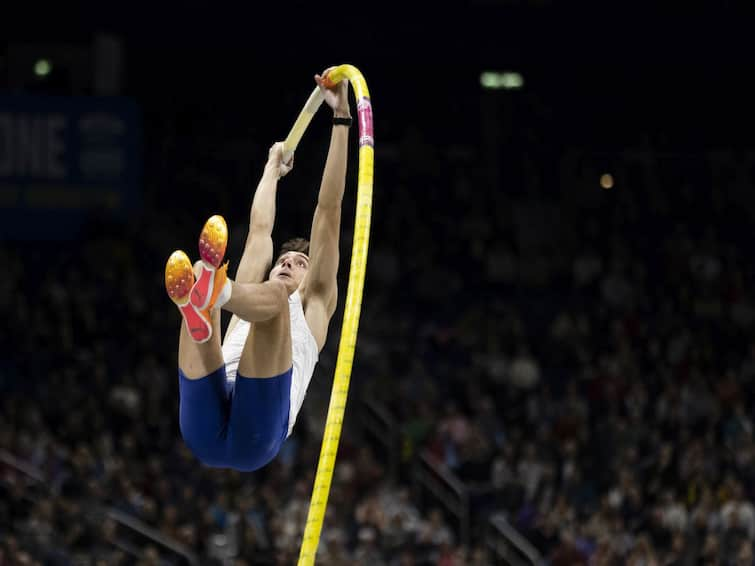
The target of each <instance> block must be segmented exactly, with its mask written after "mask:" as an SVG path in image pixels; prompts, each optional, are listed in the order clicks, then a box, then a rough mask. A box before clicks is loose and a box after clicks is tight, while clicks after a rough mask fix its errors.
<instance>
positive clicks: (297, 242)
mask: <svg viewBox="0 0 755 566" xmlns="http://www.w3.org/2000/svg"><path fill="white" fill-rule="evenodd" d="M308 252H309V242H308V241H307V240H305V239H304V238H293V239H291V240H288V241H286V242H284V243H283V245H282V246H281V250H280V253H279V254H278V259H276V260H275V263H274V264H273V268H272V269H271V270H270V279H271V280H273V279H278V280H280V281H283V282H284V283H285V284H286V289H288V294H289V295H291V294H292V293H293V292H294V291H296V290H297V289H298V288H299V285H301V282H302V280H303V279H304V276H305V275H306V274H307V270H308V269H309V256H308V255H307V253H308Z"/></svg>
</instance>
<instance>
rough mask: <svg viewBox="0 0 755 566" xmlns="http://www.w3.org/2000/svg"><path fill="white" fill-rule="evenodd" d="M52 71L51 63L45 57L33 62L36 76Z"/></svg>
mask: <svg viewBox="0 0 755 566" xmlns="http://www.w3.org/2000/svg"><path fill="white" fill-rule="evenodd" d="M50 71H52V63H50V62H49V61H48V60H47V59H39V60H38V61H37V62H36V63H34V74H35V75H37V76H38V77H46V76H47V75H49V74H50Z"/></svg>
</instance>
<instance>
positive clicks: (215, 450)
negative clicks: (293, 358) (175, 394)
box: [178, 366, 292, 472]
mask: <svg viewBox="0 0 755 566" xmlns="http://www.w3.org/2000/svg"><path fill="white" fill-rule="evenodd" d="M291 373H292V369H289V370H288V371H286V372H285V373H282V374H280V375H277V376H275V377H270V378H264V379H249V378H247V377H242V376H240V375H238V376H237V377H236V381H235V383H234V384H227V383H226V374H225V366H223V367H221V368H219V369H218V370H216V371H214V372H213V373H211V374H210V375H208V376H205V377H202V378H200V379H188V378H187V377H186V376H185V375H184V373H183V372H182V371H181V370H180V369H179V370H178V388H179V392H180V396H181V403H180V408H179V422H180V426H181V434H182V435H183V438H184V441H185V442H186V445H187V446H188V447H189V449H190V450H191V451H192V452H193V453H194V455H195V456H196V457H197V458H199V460H201V461H202V462H203V463H204V464H206V465H208V466H213V467H218V468H233V469H235V470H240V471H243V472H250V471H253V470H257V469H259V468H261V467H262V466H264V465H265V464H267V463H268V462H270V461H271V460H272V459H273V458H275V455H276V454H277V453H278V451H279V450H280V447H281V445H282V444H283V441H285V440H286V436H287V435H288V413H289V407H290V404H291Z"/></svg>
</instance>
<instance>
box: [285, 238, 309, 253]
mask: <svg viewBox="0 0 755 566" xmlns="http://www.w3.org/2000/svg"><path fill="white" fill-rule="evenodd" d="M288 252H299V253H302V254H305V255H309V240H306V239H305V238H291V239H290V240H286V241H285V242H283V245H282V246H281V249H280V252H278V257H280V256H282V255H283V254H285V253H288Z"/></svg>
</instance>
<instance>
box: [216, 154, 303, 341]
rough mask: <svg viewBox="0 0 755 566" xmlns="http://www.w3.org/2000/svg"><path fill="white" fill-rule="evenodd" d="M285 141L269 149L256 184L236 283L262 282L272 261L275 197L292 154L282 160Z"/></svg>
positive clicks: (233, 320)
mask: <svg viewBox="0 0 755 566" xmlns="http://www.w3.org/2000/svg"><path fill="white" fill-rule="evenodd" d="M282 158H283V143H282V142H278V143H275V144H273V146H272V147H271V148H270V151H269V152H268V158H267V163H266V164H265V170H264V172H263V173H262V178H261V179H260V182H259V184H258V185H257V190H256V191H255V192H254V199H253V200H252V209H251V212H250V213H249V234H248V235H247V237H246V244H245V245H244V253H243V254H242V256H241V260H240V261H239V267H238V269H237V271H236V283H261V282H263V281H264V280H265V279H267V273H268V271H269V270H270V265H271V264H272V261H273V239H272V233H273V225H274V224H275V197H276V194H277V191H278V179H280V178H281V177H283V176H284V175H285V174H286V173H288V172H289V171H291V168H292V167H293V157H291V161H289V162H288V163H283V162H282ZM235 324H236V316H235V315H234V316H233V317H232V318H231V322H230V323H229V325H228V330H227V331H226V334H227V333H228V332H230V331H231V329H232V328H233V326H235Z"/></svg>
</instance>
